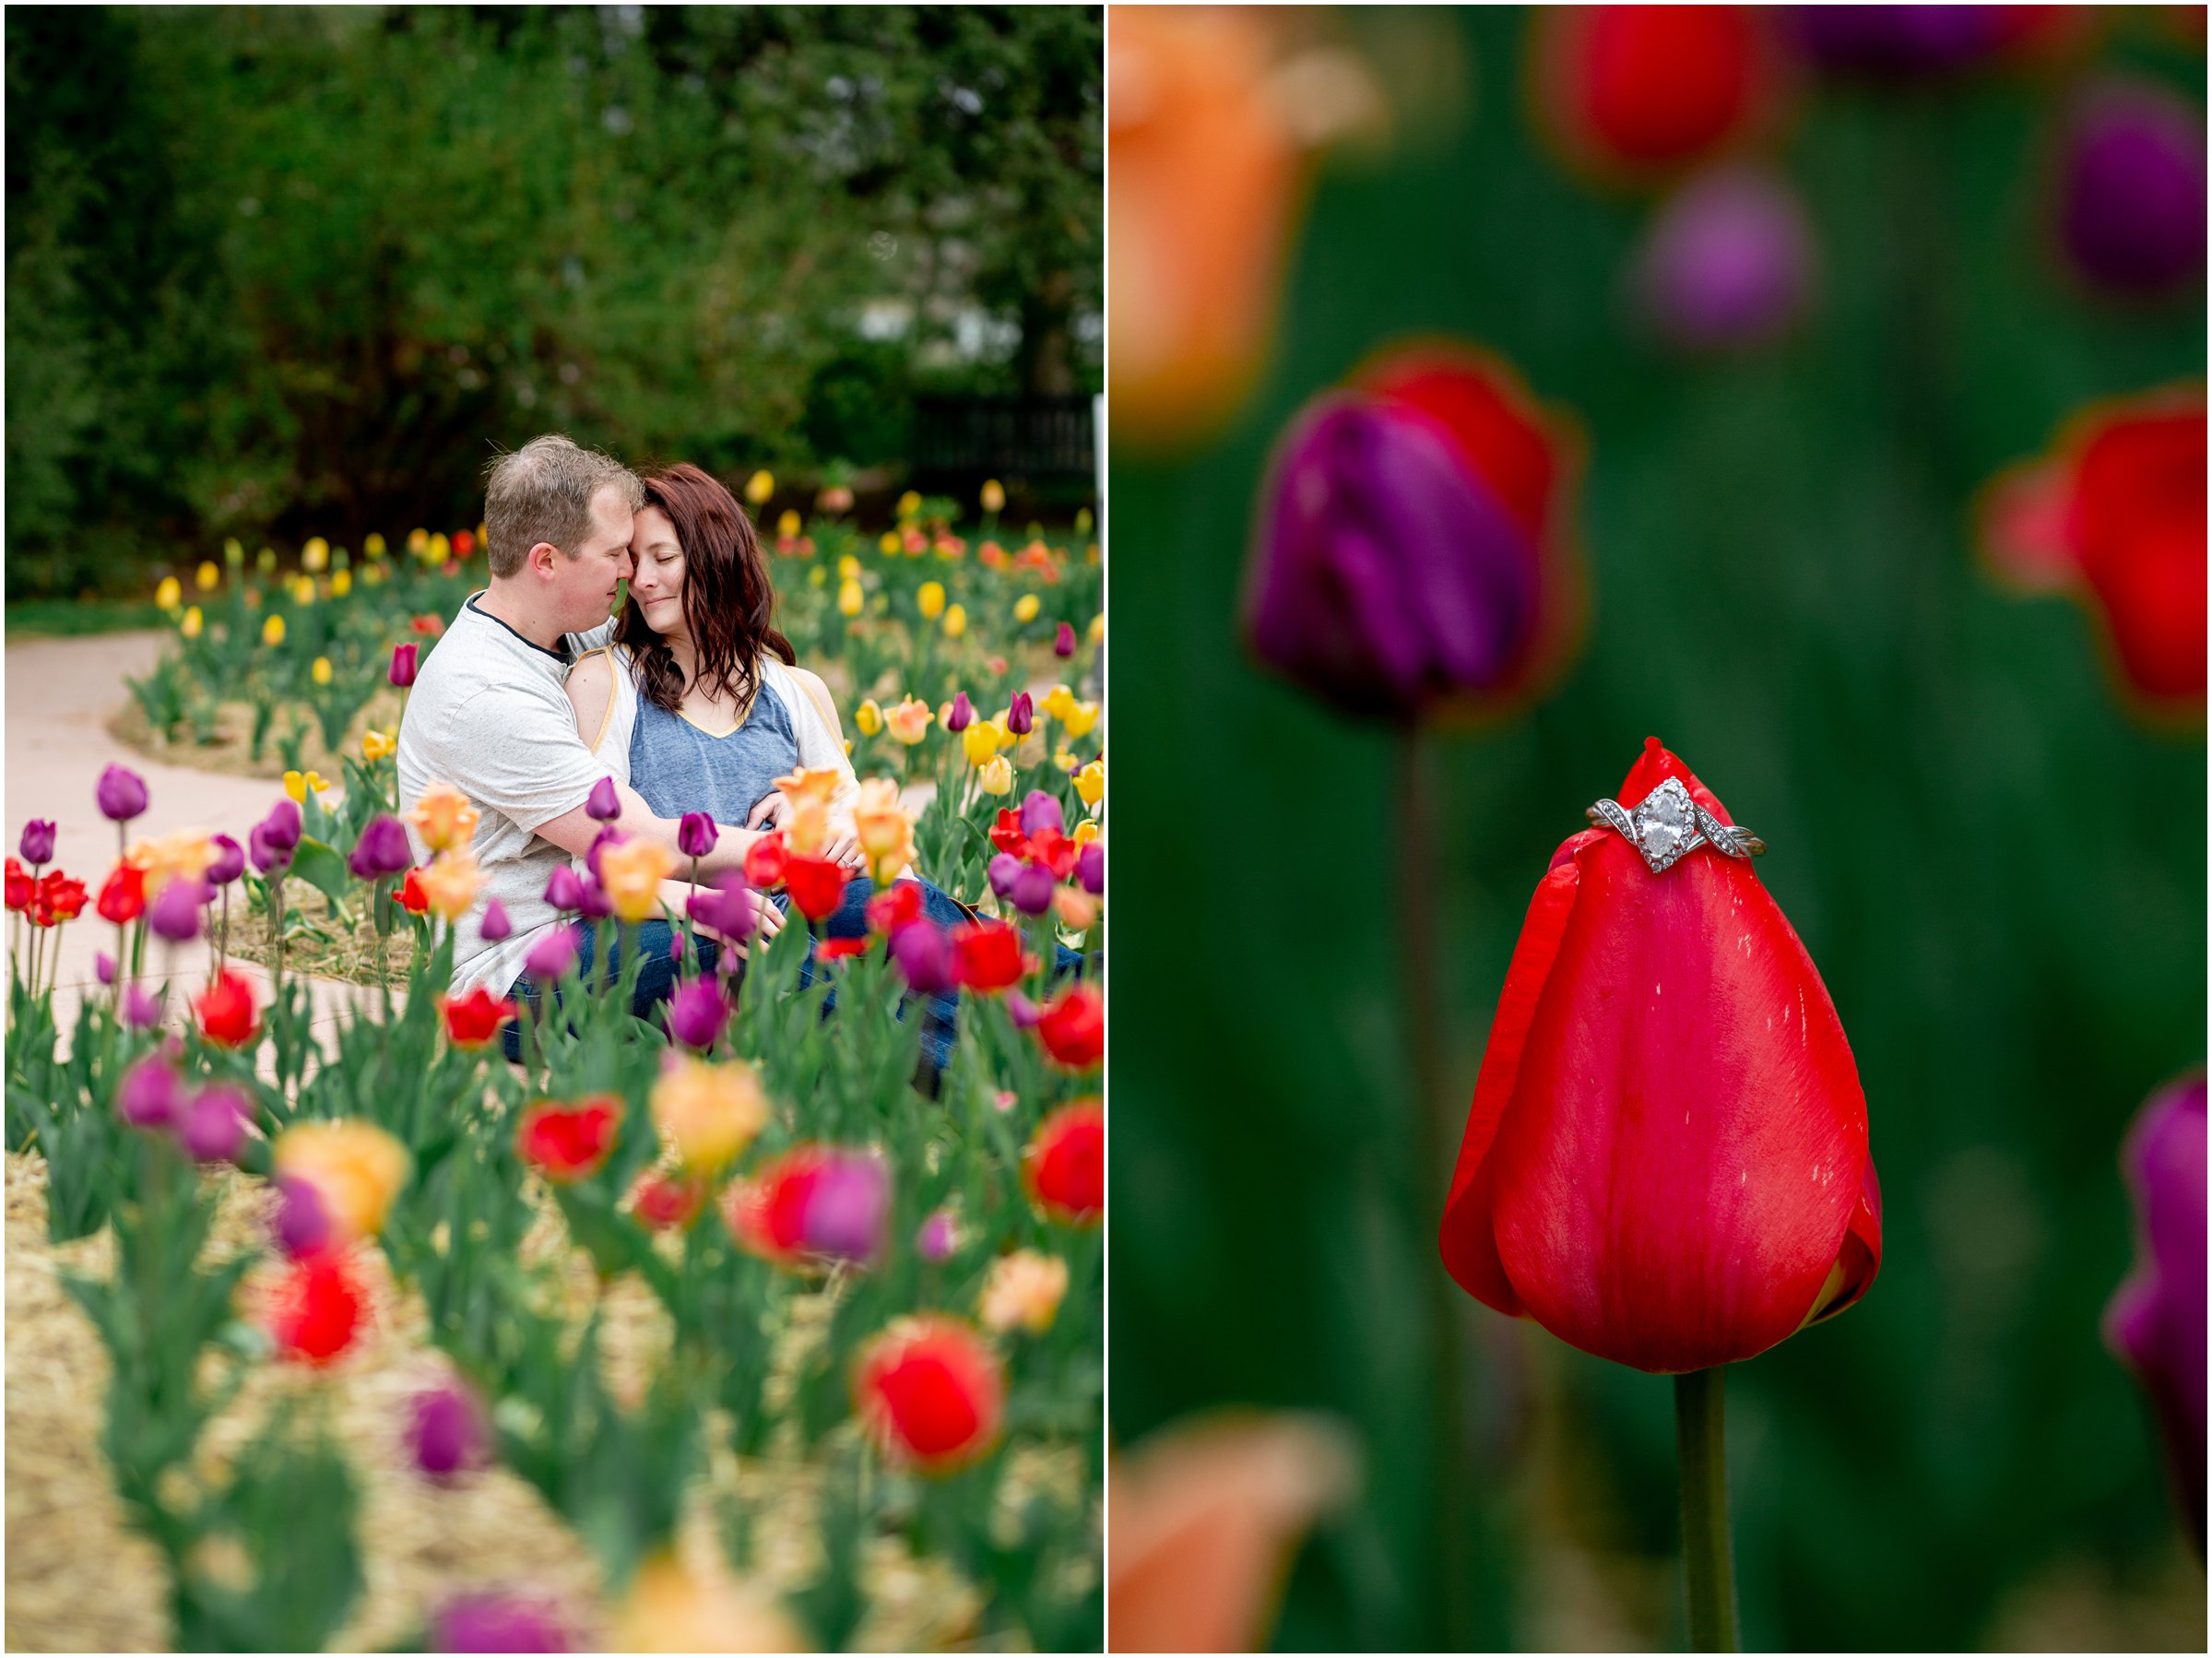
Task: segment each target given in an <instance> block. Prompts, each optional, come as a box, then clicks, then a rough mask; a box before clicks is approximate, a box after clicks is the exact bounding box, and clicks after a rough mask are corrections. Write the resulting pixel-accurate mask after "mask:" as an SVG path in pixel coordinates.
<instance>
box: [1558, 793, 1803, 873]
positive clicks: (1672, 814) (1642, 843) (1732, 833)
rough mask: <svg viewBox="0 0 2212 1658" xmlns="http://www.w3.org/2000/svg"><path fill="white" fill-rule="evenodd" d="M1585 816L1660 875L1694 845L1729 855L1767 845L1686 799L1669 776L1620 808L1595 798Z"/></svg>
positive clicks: (1751, 853)
mask: <svg viewBox="0 0 2212 1658" xmlns="http://www.w3.org/2000/svg"><path fill="white" fill-rule="evenodd" d="M1587 815H1588V817H1589V818H1590V821H1591V823H1599V824H1603V826H1604V827H1606V828H1608V829H1615V830H1618V831H1619V832H1620V835H1621V838H1622V839H1624V840H1626V842H1627V843H1628V844H1629V845H1630V846H1632V847H1635V848H1636V849H1637V850H1638V852H1640V853H1642V854H1643V859H1644V863H1645V864H1646V866H1647V867H1649V868H1650V871H1651V873H1652V874H1654V875H1663V874H1665V873H1666V872H1667V870H1671V869H1673V868H1674V865H1675V864H1676V863H1677V862H1679V861H1680V860H1681V859H1684V858H1686V857H1687V856H1688V855H1689V854H1690V853H1692V852H1695V851H1696V850H1697V848H1698V847H1711V848H1712V849H1713V850H1714V851H1716V852H1721V853H1725V854H1727V856H1729V857H1730V858H1742V859H1752V858H1757V856H1758V855H1759V854H1760V853H1761V852H1764V851H1765V850H1766V849H1767V843H1766V842H1765V841H1763V840H1761V839H1759V837H1758V836H1757V835H1754V834H1752V833H1751V831H1750V830H1748V829H1746V828H1745V827H1744V826H1743V825H1742V824H1740V823H1722V822H1721V820H1720V819H1719V818H1717V817H1715V816H1713V814H1712V813H1711V812H1709V811H1706V810H1705V808H1704V807H1702V806H1700V805H1698V804H1697V801H1695V800H1693V799H1690V791H1689V790H1688V789H1686V788H1683V786H1682V782H1681V779H1679V778H1676V777H1669V778H1667V779H1666V780H1665V781H1664V782H1662V784H1660V786H1659V787H1658V788H1655V789H1653V790H1652V791H1651V792H1650V794H1648V795H1646V796H1645V797H1644V798H1643V799H1640V800H1638V802H1637V803H1636V810H1635V811H1626V810H1624V809H1623V807H1622V805H1621V803H1620V802H1619V801H1618V800H1600V801H1599V802H1598V803H1597V804H1596V805H1595V806H1592V807H1591V809H1590V811H1589V812H1588V814H1587Z"/></svg>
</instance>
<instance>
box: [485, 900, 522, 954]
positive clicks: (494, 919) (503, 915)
mask: <svg viewBox="0 0 2212 1658" xmlns="http://www.w3.org/2000/svg"><path fill="white" fill-rule="evenodd" d="M514 930H515V924H514V923H513V922H512V921H510V920H508V919H507V906H505V905H503V904H502V903H501V902H500V901H499V900H498V899H497V898H493V899H491V900H489V901H488V902H486V904H485V905H484V918H483V919H482V920H480V921H479V922H478V923H477V935H478V936H479V938H481V939H482V940H483V941H484V942H485V943H487V944H496V943H498V942H501V941H502V940H503V939H505V938H506V937H508V936H509V935H510V934H511V933H513V932H514Z"/></svg>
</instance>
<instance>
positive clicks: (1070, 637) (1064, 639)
mask: <svg viewBox="0 0 2212 1658" xmlns="http://www.w3.org/2000/svg"><path fill="white" fill-rule="evenodd" d="M1052 654H1053V655H1054V656H1056V657H1072V656H1073V655H1074V654H1075V624H1074V623H1073V622H1061V623H1060V628H1059V633H1057V634H1053V636H1052Z"/></svg>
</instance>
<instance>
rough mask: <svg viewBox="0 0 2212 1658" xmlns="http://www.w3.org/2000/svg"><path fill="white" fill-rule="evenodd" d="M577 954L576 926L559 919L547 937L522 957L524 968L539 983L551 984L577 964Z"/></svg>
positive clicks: (531, 947) (532, 946)
mask: <svg viewBox="0 0 2212 1658" xmlns="http://www.w3.org/2000/svg"><path fill="white" fill-rule="evenodd" d="M576 955H577V950H576V930H575V928H574V927H573V926H571V925H570V924H569V923H568V922H566V921H557V922H555V923H554V924H553V926H552V927H550V929H548V930H547V932H546V935H545V937H543V938H542V939H539V940H538V942H536V943H535V944H533V945H531V946H530V953H528V954H527V955H526V956H524V957H523V958H522V970H523V971H524V972H525V973H526V974H528V975H529V976H530V977H531V978H532V979H533V980H535V981H536V982H537V983H538V984H541V985H544V984H550V983H552V982H553V980H555V979H557V978H559V977H561V976H562V974H563V973H566V972H567V971H568V970H569V969H570V968H571V967H573V966H574V965H576Z"/></svg>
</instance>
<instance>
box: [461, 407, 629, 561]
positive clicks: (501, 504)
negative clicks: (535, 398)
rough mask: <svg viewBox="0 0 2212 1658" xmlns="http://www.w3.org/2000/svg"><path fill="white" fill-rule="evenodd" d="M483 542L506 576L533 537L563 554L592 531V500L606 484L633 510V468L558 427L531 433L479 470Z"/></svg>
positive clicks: (573, 553) (569, 554) (572, 553)
mask: <svg viewBox="0 0 2212 1658" xmlns="http://www.w3.org/2000/svg"><path fill="white" fill-rule="evenodd" d="M486 470H487V473H488V475H489V477H490V480H491V481H490V483H489V484H488V485H487V487H486V489H485V491H484V543H485V551H486V552H487V554H488V555H489V557H490V559H491V574H494V575H498V576H508V575H513V574H515V572H516V571H517V570H520V569H521V568H522V565H523V560H524V559H525V558H526V556H528V553H529V551H530V549H531V548H533V547H535V546H537V545H538V542H540V541H545V542H549V543H550V544H551V545H552V546H555V547H558V548H559V549H561V551H562V553H563V554H565V555H566V556H567V557H569V558H572V559H573V558H574V557H575V556H576V548H577V546H578V545H579V544H580V543H581V542H582V541H583V539H584V538H585V537H586V536H587V535H589V534H590V533H591V503H592V498H593V497H594V496H596V495H597V494H598V492H599V491H601V490H605V489H612V490H614V491H616V492H617V493H618V494H620V495H621V498H622V503H623V504H624V505H626V506H627V507H629V509H630V510H631V511H632V512H633V513H634V512H635V511H637V509H638V508H639V507H641V506H643V505H645V485H644V484H642V483H640V482H638V480H637V474H636V473H634V472H633V471H632V470H631V469H630V468H628V467H625V466H624V465H622V463H621V461H619V460H616V459H614V458H613V457H612V456H606V455H602V454H600V453H599V452H598V451H597V449H586V448H585V447H584V446H583V445H582V444H577V443H575V442H574V441H572V440H571V439H569V438H566V437H564V436H562V434H561V433H560V432H548V433H547V434H546V435H545V436H544V437H534V438H532V439H531V440H530V441H529V442H528V443H526V444H524V445H523V446H522V447H521V448H519V449H517V450H515V453H514V454H512V455H503V456H499V457H498V458H497V459H496V460H494V461H493V462H492V463H491V466H490V467H489V468H486Z"/></svg>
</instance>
